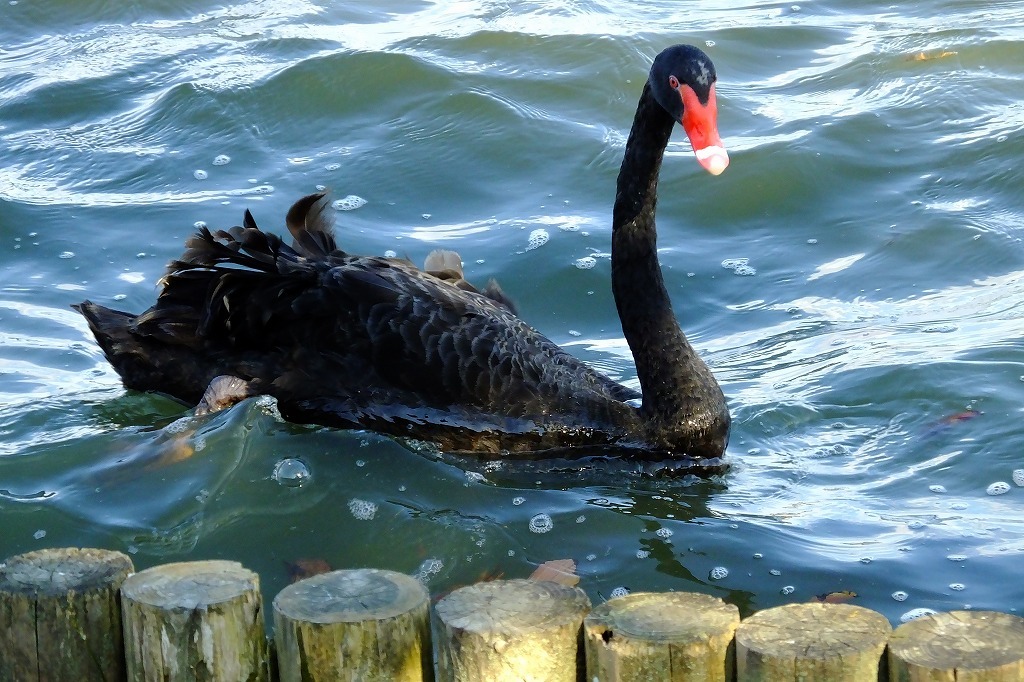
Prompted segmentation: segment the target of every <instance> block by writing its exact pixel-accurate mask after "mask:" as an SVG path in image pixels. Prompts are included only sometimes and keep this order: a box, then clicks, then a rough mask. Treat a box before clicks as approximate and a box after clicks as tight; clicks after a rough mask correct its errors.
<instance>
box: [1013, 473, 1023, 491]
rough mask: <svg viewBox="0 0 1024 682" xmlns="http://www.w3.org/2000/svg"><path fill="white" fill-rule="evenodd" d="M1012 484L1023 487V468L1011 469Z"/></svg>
mask: <svg viewBox="0 0 1024 682" xmlns="http://www.w3.org/2000/svg"><path fill="white" fill-rule="evenodd" d="M1013 484H1014V485H1016V486H1019V487H1021V488H1024V469H1014V470H1013Z"/></svg>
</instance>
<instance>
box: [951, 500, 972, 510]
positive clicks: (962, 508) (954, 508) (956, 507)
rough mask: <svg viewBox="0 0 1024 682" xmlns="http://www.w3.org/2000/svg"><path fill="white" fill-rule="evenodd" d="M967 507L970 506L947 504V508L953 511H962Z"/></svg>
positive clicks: (960, 503) (962, 503) (964, 503)
mask: <svg viewBox="0 0 1024 682" xmlns="http://www.w3.org/2000/svg"><path fill="white" fill-rule="evenodd" d="M968 507H970V505H969V504H967V503H966V502H950V504H949V508H950V509H952V510H953V511H963V510H965V509H967V508H968Z"/></svg>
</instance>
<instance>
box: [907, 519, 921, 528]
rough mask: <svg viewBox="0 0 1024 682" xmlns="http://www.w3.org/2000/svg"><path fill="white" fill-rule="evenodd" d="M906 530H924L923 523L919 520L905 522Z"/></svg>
mask: <svg viewBox="0 0 1024 682" xmlns="http://www.w3.org/2000/svg"><path fill="white" fill-rule="evenodd" d="M907 528H909V529H910V530H921V529H922V528H924V521H922V520H920V519H913V520H911V521H908V522H907Z"/></svg>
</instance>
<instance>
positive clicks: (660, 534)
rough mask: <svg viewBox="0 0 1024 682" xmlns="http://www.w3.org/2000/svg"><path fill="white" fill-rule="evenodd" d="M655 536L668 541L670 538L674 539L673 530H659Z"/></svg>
mask: <svg viewBox="0 0 1024 682" xmlns="http://www.w3.org/2000/svg"><path fill="white" fill-rule="evenodd" d="M654 534H655V535H657V536H658V537H659V538H665V539H666V540H667V539H668V538H670V537H672V529H671V528H659V529H658V530H656V531H654Z"/></svg>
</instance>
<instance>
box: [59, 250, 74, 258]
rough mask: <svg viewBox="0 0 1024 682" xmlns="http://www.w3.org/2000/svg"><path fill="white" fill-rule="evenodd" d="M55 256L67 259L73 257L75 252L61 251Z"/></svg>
mask: <svg viewBox="0 0 1024 682" xmlns="http://www.w3.org/2000/svg"><path fill="white" fill-rule="evenodd" d="M57 257H58V258H63V259H64V260H67V259H69V258H74V257H75V252H74V251H61V252H60V255H59V256H57Z"/></svg>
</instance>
